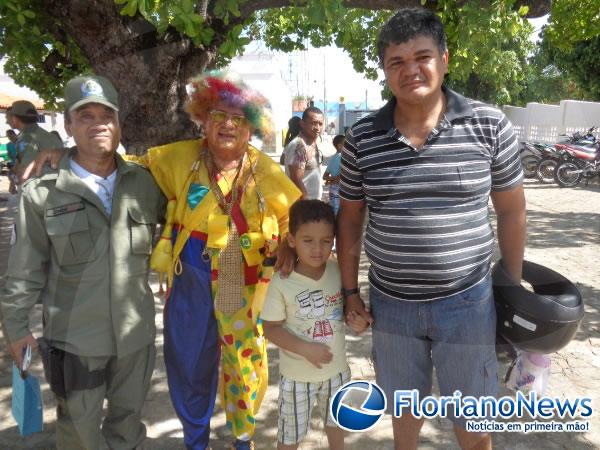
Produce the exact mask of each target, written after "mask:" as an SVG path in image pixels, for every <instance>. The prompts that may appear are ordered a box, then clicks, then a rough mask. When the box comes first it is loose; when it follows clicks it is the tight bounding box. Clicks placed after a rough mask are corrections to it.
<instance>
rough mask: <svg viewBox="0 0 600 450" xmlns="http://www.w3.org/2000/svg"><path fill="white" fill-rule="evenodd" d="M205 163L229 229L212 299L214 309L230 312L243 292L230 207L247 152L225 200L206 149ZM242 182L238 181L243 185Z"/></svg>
mask: <svg viewBox="0 0 600 450" xmlns="http://www.w3.org/2000/svg"><path fill="white" fill-rule="evenodd" d="M206 156H207V161H206V162H207V166H208V167H209V168H210V169H211V170H210V171H209V173H211V176H210V184H211V190H212V191H213V192H214V194H215V196H216V197H217V200H218V202H219V205H220V207H221V209H222V210H223V212H224V213H225V214H227V215H228V216H229V231H228V235H227V244H226V245H225V247H224V248H222V249H221V250H220V251H219V274H218V278H217V295H216V296H215V299H214V305H215V309H216V310H218V311H220V312H221V313H223V314H233V313H235V312H236V311H238V310H239V309H240V308H241V307H242V299H243V295H244V263H243V261H244V259H243V255H242V248H241V246H240V235H239V232H238V229H237V227H236V226H235V223H234V221H233V220H232V219H231V209H232V208H233V205H234V204H235V203H236V202H237V201H238V194H239V192H238V191H239V181H240V180H245V179H246V177H247V176H248V174H247V172H248V170H247V169H248V168H247V167H246V166H247V165H248V160H247V155H244V157H243V159H242V161H241V162H240V167H239V171H238V174H237V175H236V177H235V179H234V181H233V183H232V186H231V195H230V196H229V200H227V199H226V197H225V196H224V195H223V193H222V191H221V188H220V187H219V185H218V183H217V182H216V177H215V176H213V175H214V165H213V162H212V158H211V156H210V152H206ZM243 184H244V183H242V185H243Z"/></svg>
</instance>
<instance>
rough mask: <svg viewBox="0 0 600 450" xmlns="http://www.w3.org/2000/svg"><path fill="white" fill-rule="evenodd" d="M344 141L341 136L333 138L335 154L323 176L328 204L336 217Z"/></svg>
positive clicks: (338, 205)
mask: <svg viewBox="0 0 600 450" xmlns="http://www.w3.org/2000/svg"><path fill="white" fill-rule="evenodd" d="M345 139H346V138H345V137H344V136H343V135H341V134H338V135H337V136H336V137H334V138H333V146H334V147H335V149H336V150H337V153H336V154H335V155H333V156H332V157H331V159H330V160H329V163H328V164H327V169H325V173H324V174H323V179H324V180H325V184H328V185H329V204H330V205H331V207H332V208H333V212H334V213H335V215H336V216H337V214H338V211H339V209H340V164H341V161H342V149H343V148H344V140H345Z"/></svg>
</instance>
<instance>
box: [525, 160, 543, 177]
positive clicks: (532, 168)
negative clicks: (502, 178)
mask: <svg viewBox="0 0 600 450" xmlns="http://www.w3.org/2000/svg"><path fill="white" fill-rule="evenodd" d="M540 161H541V158H540V157H539V156H535V155H525V156H523V157H522V158H521V165H522V166H523V176H524V177H525V178H533V177H535V174H536V171H537V167H538V164H539V163H540Z"/></svg>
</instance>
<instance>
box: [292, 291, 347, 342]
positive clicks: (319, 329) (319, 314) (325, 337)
mask: <svg viewBox="0 0 600 450" xmlns="http://www.w3.org/2000/svg"><path fill="white" fill-rule="evenodd" d="M336 300H337V298H332V299H327V300H326V299H325V298H324V296H323V291H321V290H316V291H309V290H308V289H306V290H304V291H302V292H300V293H299V294H297V295H296V303H297V304H298V311H296V317H298V318H299V319H303V320H306V321H307V323H311V321H310V319H316V320H315V321H314V322H312V326H310V327H308V328H306V329H304V330H303V331H302V334H304V335H305V336H306V337H308V338H309V339H312V340H313V341H316V342H330V341H332V340H333V333H334V330H335V331H337V330H339V328H340V327H339V326H336V325H337V323H339V322H341V320H342V308H341V303H340V305H338V306H337V307H336V303H337V302H336ZM326 302H327V303H328V304H329V305H332V306H334V308H333V309H331V310H330V311H329V313H328V314H326V310H325V305H326ZM332 322H333V326H332ZM336 322H337V323H336Z"/></svg>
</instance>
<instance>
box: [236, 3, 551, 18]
mask: <svg viewBox="0 0 600 450" xmlns="http://www.w3.org/2000/svg"><path fill="white" fill-rule="evenodd" d="M343 3H344V6H345V7H346V8H365V9H389V10H396V9H399V8H403V7H411V6H421V1H420V0H344V2H343ZM551 3H552V1H551V0H517V2H516V5H515V8H517V9H518V8H519V7H520V6H529V12H528V13H527V17H528V18H533V17H541V16H544V15H546V14H548V13H549V12H550V6H551ZM304 4H306V1H305V0H247V1H246V2H244V3H243V4H242V5H241V6H240V13H241V16H242V17H249V16H250V15H251V14H252V13H254V12H256V11H260V10H263V9H269V8H286V7H292V6H303V5H304ZM436 6H437V2H436V1H435V0H427V2H426V3H425V7H426V8H431V9H435V7H436Z"/></svg>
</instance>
